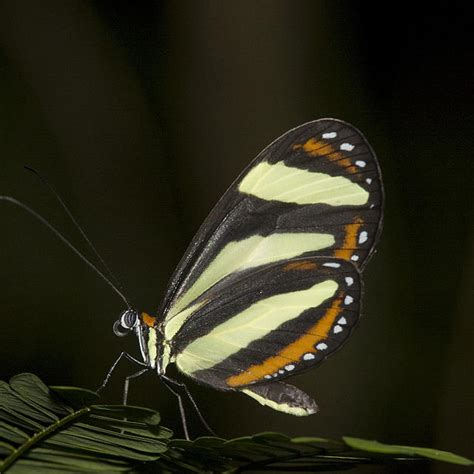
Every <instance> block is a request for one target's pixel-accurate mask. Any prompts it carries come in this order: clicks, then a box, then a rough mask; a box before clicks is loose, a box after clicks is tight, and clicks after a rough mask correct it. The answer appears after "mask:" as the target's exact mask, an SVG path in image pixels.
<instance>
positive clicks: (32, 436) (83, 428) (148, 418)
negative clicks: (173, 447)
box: [0, 374, 172, 474]
mask: <svg viewBox="0 0 474 474" xmlns="http://www.w3.org/2000/svg"><path fill="white" fill-rule="evenodd" d="M97 400H98V396H97V394H95V393H94V392H91V391H89V390H84V389H79V388H73V387H54V388H53V389H50V388H48V387H47V386H46V385H45V384H43V382H41V380H40V379H38V377H36V376H34V375H32V374H21V375H17V376H15V377H13V378H12V379H11V380H10V383H9V384H8V383H6V382H0V472H2V473H3V472H7V473H14V474H15V473H23V472H25V473H31V472H35V473H50V472H51V473H52V472H131V471H132V470H134V469H136V468H137V466H141V465H142V463H144V462H151V461H156V460H157V459H159V457H160V455H161V454H162V453H163V452H165V451H166V450H167V440H168V439H169V438H170V437H171V434H172V433H171V432H170V430H168V429H167V428H163V427H161V426H159V422H160V416H159V414H158V413H157V412H156V411H154V410H150V409H148V408H141V407H128V406H127V407H125V406H103V405H95V404H94V403H96V402H97Z"/></svg>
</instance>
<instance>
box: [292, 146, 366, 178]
mask: <svg viewBox="0 0 474 474" xmlns="http://www.w3.org/2000/svg"><path fill="white" fill-rule="evenodd" d="M300 148H302V149H303V150H304V151H305V152H306V153H308V154H309V155H311V156H323V157H325V158H328V159H329V161H336V162H337V164H338V165H339V166H342V167H343V168H346V169H347V171H348V172H349V173H352V174H355V173H358V172H359V170H358V169H357V167H356V166H354V165H353V164H352V163H351V160H350V159H349V158H344V155H343V154H342V153H340V152H338V151H336V150H335V149H334V147H333V146H332V145H331V144H330V143H324V142H322V141H319V140H316V139H315V138H310V139H309V140H308V141H306V142H305V143H303V144H296V145H293V150H298V149H300Z"/></svg>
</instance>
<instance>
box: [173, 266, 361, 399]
mask: <svg viewBox="0 0 474 474" xmlns="http://www.w3.org/2000/svg"><path fill="white" fill-rule="evenodd" d="M360 292H361V283H360V277H359V271H358V270H357V268H356V267H355V266H354V265H353V264H352V263H350V262H347V261H344V260H342V259H334V258H324V257H307V258H295V259H290V260H287V261H284V262H279V263H276V264H267V265H264V266H261V267H259V268H258V269H249V270H244V271H241V272H238V273H235V274H233V275H230V276H228V277H226V278H225V279H223V280H222V281H220V282H219V283H218V284H216V285H214V286H213V287H212V288H211V289H210V290H208V291H206V292H205V293H204V294H203V295H201V296H200V297H199V298H198V299H197V300H196V301H195V302H194V303H193V305H192V306H191V307H190V308H189V309H192V310H191V311H190V313H189V314H187V315H185V319H184V320H185V324H182V325H181V324H175V325H172V324H171V325H167V326H165V327H164V332H165V338H167V339H171V340H172V348H171V358H172V360H175V362H176V364H177V366H178V368H179V369H180V370H181V371H182V372H184V373H185V374H186V375H188V376H190V377H192V378H194V379H195V380H197V381H199V382H201V383H204V384H208V385H211V386H213V387H215V388H220V389H222V390H232V389H233V390H241V389H243V388H248V387H250V386H252V385H253V384H258V383H265V382H268V381H270V380H271V381H276V380H280V379H283V378H285V377H288V376H290V375H292V374H294V373H297V372H301V371H304V370H306V369H308V368H310V367H313V366H314V365H315V364H317V363H319V362H321V361H322V360H324V359H325V358H326V357H327V356H328V355H329V354H331V353H333V352H334V351H336V350H337V349H338V348H339V347H340V346H341V345H342V344H343V343H344V342H345V340H346V339H347V337H348V336H349V334H350V332H351V330H352V329H353V328H354V326H355V325H356V323H357V319H358V315H359V301H360ZM177 318H178V319H179V316H178V317H177ZM173 331H174V332H173Z"/></svg>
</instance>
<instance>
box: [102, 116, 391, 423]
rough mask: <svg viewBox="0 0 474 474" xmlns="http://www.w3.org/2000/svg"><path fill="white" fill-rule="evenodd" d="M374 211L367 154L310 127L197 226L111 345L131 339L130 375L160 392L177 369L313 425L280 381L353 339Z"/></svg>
mask: <svg viewBox="0 0 474 474" xmlns="http://www.w3.org/2000/svg"><path fill="white" fill-rule="evenodd" d="M383 200H384V193H383V186H382V179H381V172H380V168H379V165H378V163H377V159H376V157H375V153H374V152H373V150H372V148H371V146H370V145H369V143H368V142H367V140H366V139H365V138H364V136H363V135H362V134H361V132H359V131H358V130H357V129H356V128H355V127H353V126H352V125H349V124H348V123H345V122H342V121H340V120H335V119H320V120H316V121H313V122H309V123H306V124H303V125H300V126H299V127H296V128H294V129H292V130H290V131H288V132H286V133H285V134H283V135H282V136H281V137H279V138H277V139H276V140H275V141H273V142H272V143H271V144H270V145H269V146H267V147H266V148H265V149H264V150H263V151H262V152H261V153H260V154H259V155H258V156H257V157H256V158H255V159H254V160H253V161H252V162H251V163H250V165H249V166H248V167H247V168H246V169H245V170H244V171H243V172H242V173H241V174H240V176H239V177H238V178H237V179H236V180H235V181H234V183H233V184H232V185H231V186H230V187H229V189H228V190H227V191H226V192H225V193H224V195H223V196H222V197H221V199H220V200H219V201H218V203H217V205H216V206H215V207H214V209H213V210H212V211H211V213H210V214H209V216H208V217H207V218H206V219H205V221H204V223H203V224H202V225H201V227H200V229H199V230H198V232H197V234H196V235H195V237H194V238H193V240H192V241H191V243H190V244H189V247H188V248H187V250H186V252H185V254H184V256H183V257H182V259H181V261H180V263H179V264H178V266H177V268H176V270H175V272H174V274H173V276H172V277H171V280H170V283H169V286H168V289H167V290H166V293H165V296H164V298H163V301H162V303H161V306H160V307H159V309H158V311H157V313H156V315H154V316H151V315H149V314H147V313H144V312H142V313H139V312H137V311H135V310H134V309H131V308H129V309H128V310H126V311H125V312H123V313H122V315H121V317H120V318H119V319H118V320H117V321H116V322H115V325H114V330H115V333H116V334H117V335H120V336H122V335H125V334H128V333H135V335H136V336H137V338H138V341H139V347H140V352H141V356H142V361H138V362H139V363H140V364H141V365H143V366H144V367H145V368H144V369H143V370H141V371H140V372H139V373H138V374H137V375H140V374H141V373H142V372H144V371H146V370H149V369H152V370H155V371H156V372H157V374H158V375H159V376H160V377H162V378H164V379H165V380H166V379H167V376H166V370H167V368H168V367H169V365H170V364H176V366H177V368H178V370H179V371H180V372H181V373H183V374H184V375H185V376H187V377H189V378H191V379H193V380H194V381H196V382H198V383H200V384H203V385H206V386H209V387H212V388H214V389H218V390H224V391H237V392H241V393H243V394H245V395H248V396H250V397H252V398H253V399H255V400H257V401H258V402H260V403H261V404H262V405H265V406H267V407H270V408H273V409H274V410H278V411H281V412H284V413H288V414H291V415H296V416H305V415H310V414H313V413H315V412H316V411H317V410H318V407H317V404H316V402H315V401H314V400H313V399H312V398H311V397H310V396H309V395H308V394H306V393H305V392H303V391H302V390H300V389H298V388H297V387H295V386H293V385H290V384H287V383H286V381H285V382H284V380H286V379H287V378H288V377H290V376H292V375H294V374H297V373H301V372H303V371H306V370H308V369H311V368H313V367H314V366H315V365H317V364H319V363H321V362H322V361H324V360H325V359H326V358H327V357H328V356H329V355H331V354H333V353H334V352H335V351H337V350H338V349H339V348H340V347H341V346H342V345H343V344H344V343H345V342H346V341H347V339H348V338H349V336H350V334H351V333H352V331H353V329H354V328H355V326H356V324H357V321H358V319H359V313H360V304H361V303H360V302H361V291H362V280H361V272H362V270H363V269H364V267H365V265H366V264H367V262H368V260H369V258H370V257H371V255H372V254H373V252H374V247H375V244H376V242H377V240H378V238H379V236H380V232H381V228H382V213H383ZM134 360H135V359H134ZM135 361H136V360H135ZM114 367H115V365H114ZM109 375H110V373H109Z"/></svg>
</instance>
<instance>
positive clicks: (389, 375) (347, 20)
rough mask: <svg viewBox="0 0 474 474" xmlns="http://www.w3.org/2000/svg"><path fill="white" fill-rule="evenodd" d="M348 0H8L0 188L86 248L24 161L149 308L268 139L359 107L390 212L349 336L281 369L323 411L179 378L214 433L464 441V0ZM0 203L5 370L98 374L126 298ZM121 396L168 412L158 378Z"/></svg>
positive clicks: (467, 329)
mask: <svg viewBox="0 0 474 474" xmlns="http://www.w3.org/2000/svg"><path fill="white" fill-rule="evenodd" d="M358 3H359V2H350V1H337V2H335V1H297V2H291V1H240V2H219V1H217V0H216V1H188V2H171V1H170V2H163V3H160V2H152V1H141V2H135V3H134V2H117V1H112V0H110V1H102V2H84V1H82V2H81V1H63V0H50V1H48V2H35V1H15V2H13V1H2V2H0V194H11V195H13V196H15V197H17V198H18V199H21V200H22V201H24V202H26V203H28V204H30V205H31V206H33V207H34V208H35V209H36V210H38V211H39V212H40V213H41V214H43V215H44V216H46V217H47V218H48V219H49V220H50V221H51V222H52V223H53V224H54V225H55V226H57V227H58V228H60V229H61V230H62V231H64V233H65V234H66V235H67V236H68V237H69V238H70V239H71V240H72V242H74V243H75V244H76V245H78V246H79V247H81V249H84V251H85V252H87V249H86V247H85V246H84V244H83V242H82V241H81V239H80V236H79V235H78V232H77V231H76V230H75V229H74V228H73V227H72V225H71V223H70V222H69V221H68V220H67V218H66V216H65V215H64V212H62V211H61V209H60V208H59V206H58V205H57V203H56V202H55V201H54V198H53V197H52V196H51V194H50V193H48V192H47V191H46V190H45V189H44V188H42V187H41V185H40V184H39V182H38V181H37V180H35V178H34V177H33V176H31V175H30V174H28V173H26V172H24V171H23V170H22V165H23V164H30V165H32V166H34V167H36V168H38V169H39V170H41V172H42V173H43V174H45V175H46V176H48V178H49V180H50V181H51V182H52V183H54V185H55V186H56V188H57V189H58V191H59V192H60V194H61V196H62V197H63V198H64V200H65V201H66V202H67V203H68V204H69V205H70V207H71V209H72V211H73V213H74V214H75V216H76V218H77V219H78V220H79V222H80V223H81V225H82V226H83V227H84V229H85V230H86V231H87V232H88V234H89V236H90V238H91V239H92V241H93V242H94V243H95V244H96V246H97V248H98V249H99V250H100V252H101V253H102V255H103V257H104V258H105V259H106V261H107V262H109V263H110V266H111V267H112V268H113V269H114V271H115V272H116V273H117V275H118V277H119V279H120V280H121V281H122V282H123V285H124V286H125V288H126V289H127V292H128V294H129V295H130V297H131V298H132V299H133V301H135V302H138V305H139V307H140V309H143V310H147V311H150V312H153V311H154V310H156V308H157V307H158V304H159V301H160V298H161V296H162V294H163V292H164V289H165V287H166V283H167V280H168V278H169V276H170V275H171V272H172V270H173V268H174V266H175V265H176V264H177V262H178V260H179V258H180V256H181V255H182V253H183V252H184V250H185V248H186V245H187V243H188V242H189V241H190V239H191V238H192V236H193V234H194V232H195V231H196V230H197V227H198V226H199V224H200V223H201V221H202V220H203V219H204V217H205V216H206V214H207V213H208V212H209V210H210V209H211V207H212V206H213V204H214V203H215V202H216V201H217V199H218V198H219V196H220V195H221V194H222V192H223V191H224V190H225V189H226V188H227V186H228V185H229V184H230V183H231V182H232V180H233V179H234V178H235V177H236V176H237V174H238V173H239V172H240V171H241V169H242V168H243V167H244V166H246V164H247V163H248V162H249V161H250V160H251V159H252V158H253V157H254V156H255V155H256V154H257V153H258V152H259V151H260V150H261V149H262V148H263V147H265V146H266V145H267V144H268V143H269V142H270V141H271V140H273V139H274V138H276V137H277V136H279V135H280V134H281V133H283V132H285V131H286V130H287V129H289V128H292V127H294V126H296V125H299V124H301V123H303V122H306V121H309V120H313V119H316V118H320V117H328V116H329V117H337V118H341V119H343V120H346V121H349V122H351V123H353V124H354V125H356V126H357V127H358V128H360V129H361V130H362V131H363V132H364V133H365V135H366V136H367V138H368V139H369V140H370V142H371V143H372V145H373V147H374V148H375V150H376V152H377V154H378V157H379V160H380V164H381V167H382V170H383V173H384V178H385V186H386V196H387V204H386V213H385V228H384V232H383V235H382V240H381V242H380V244H379V247H378V253H377V255H376V256H375V257H374V258H373V260H372V262H371V263H370V265H369V266H368V268H367V270H366V272H365V282H366V285H365V286H366V293H365V297H364V311H363V318H362V320H361V323H360V326H359V328H358V330H357V331H356V332H355V334H354V336H353V338H352V340H351V341H350V343H349V344H348V345H347V347H346V348H345V349H344V350H343V351H341V352H340V353H338V354H337V355H336V356H334V358H332V359H331V360H330V361H328V362H327V363H326V364H324V365H323V366H321V367H320V368H318V369H316V370H313V371H310V372H309V373H306V374H305V375H302V376H299V377H295V378H294V379H293V380H294V381H295V382H296V384H297V385H298V386H300V387H301V388H303V389H304V390H306V391H308V392H309V393H310V394H311V395H313V396H314V397H315V398H316V400H317V401H318V403H319V405H320V408H321V413H320V414H318V415H316V416H313V417H309V418H305V419H299V418H293V417H289V416H287V415H283V414H279V413H275V412H272V411H270V410H269V409H266V408H262V407H260V406H259V405H258V404H257V403H255V402H254V401H252V400H250V399H248V398H247V397H245V396H242V395H239V394H223V393H218V392H215V391H213V390H211V389H206V388H202V387H198V386H196V385H195V384H193V383H192V382H191V383H190V384H189V386H190V388H191V390H192V392H193V393H194V394H195V397H196V399H197V400H198V402H199V405H200V406H201V408H202V410H203V411H204V412H205V414H206V416H207V418H208V421H209V422H210V423H211V424H212V425H213V426H214V427H215V428H216V430H217V431H218V432H219V434H221V435H223V436H228V437H230V436H239V435H244V434H250V433H252V432H255V431H263V430H278V431H284V432H287V433H289V434H293V435H296V434H297V435H304V434H313V435H321V436H340V435H353V436H360V437H367V438H375V439H378V440H380V441H384V442H390V443H397V444H404V443H406V444H413V445H426V446H434V447H438V448H440V449H448V450H453V451H456V452H458V453H460V454H464V455H472V454H473V452H472V441H473V432H472V403H473V400H474V391H473V385H472V373H473V367H472V360H473V355H474V354H473V339H472V336H473V323H472V319H473V317H472V305H473V292H472V288H473V283H474V252H473V250H474V248H473V245H472V242H473V239H472V230H473V226H472V224H473V219H472V217H473V206H472V191H473V189H472V173H473V171H474V167H473V161H474V154H473V152H474V143H473V140H472V135H473V130H474V128H473V125H474V112H473V106H474V103H473V102H474V101H473V84H474V82H473V79H474V77H473V67H472V65H473V62H474V57H473V54H472V50H473V48H472V38H471V37H470V32H471V31H472V29H473V24H472V23H470V18H472V16H471V15H470V12H468V10H467V7H463V6H462V5H463V3H457V4H456V2H450V3H446V4H445V5H446V6H444V7H441V6H439V5H438V6H437V5H436V4H429V7H426V6H425V7H422V5H423V4H421V5H420V6H418V7H417V4H415V2H411V3H406V4H403V2H402V3H399V2H393V3H386V4H380V3H379V4H378V5H379V6H377V7H374V5H375V4H371V3H370V2H365V4H363V5H358ZM360 3H362V2H360ZM426 5H428V4H426ZM465 5H467V2H466V3H465ZM417 8H418V9H417ZM0 204H1V207H0V227H1V232H0V256H1V259H0V288H1V290H0V291H1V292H0V318H1V319H0V323H1V326H0V328H1V329H0V334H1V338H0V341H1V343H0V362H1V364H0V371H1V374H0V375H1V378H2V379H8V378H9V377H10V376H12V375H14V374H15V373H18V372H23V371H31V372H34V373H36V374H38V375H39V376H40V377H42V378H43V379H44V380H45V381H46V382H47V383H49V384H62V385H67V384H71V385H78V386H84V387H90V388H95V387H97V386H98V385H99V384H100V382H101V381H102V378H103V376H104V374H105V373H106V371H107V369H108V368H109V366H110V365H111V363H112V361H113V360H114V358H115V357H116V356H117V355H118V354H119V353H120V351H121V350H123V349H127V350H129V351H131V352H132V353H135V354H136V353H137V350H138V348H137V347H136V341H135V340H134V339H133V338H130V339H118V338H116V337H115V336H114V335H113V333H112V330H111V329H112V323H113V322H114V321H115V319H116V318H117V316H118V314H119V313H120V312H121V311H122V310H123V305H122V303H121V301H120V300H119V299H118V298H117V297H116V295H115V294H114V293H113V292H111V291H110V290H109V288H108V287H107V286H106V284H105V283H104V282H103V281H101V280H100V279H98V278H97V277H96V276H95V275H94V274H93V273H92V272H91V271H90V270H89V269H88V268H87V267H86V266H85V265H84V263H83V262H81V261H80V260H79V259H78V258H76V257H75V256H74V255H72V253H71V252H70V250H68V249H67V248H66V247H64V246H63V245H62V244H60V243H59V242H58V240H57V239H56V238H55V237H54V236H53V235H52V234H51V233H49V232H48V231H47V230H46V229H45V228H43V227H42V226H41V225H40V224H39V223H38V222H36V221H35V220H33V219H32V218H31V217H30V216H28V215H27V214H26V213H24V212H23V211H22V210H20V209H17V208H14V207H13V206H11V205H9V204H7V203H4V202H3V203H0ZM133 370H135V368H134V367H131V366H129V365H127V364H124V366H123V367H122V368H121V370H119V373H118V374H117V375H116V377H115V378H114V379H113V381H112V382H111V384H110V387H109V388H108V389H107V391H106V392H105V393H104V402H111V403H115V402H119V400H120V397H121V385H122V377H123V376H124V375H126V374H128V373H130V372H132V371H133ZM172 373H174V371H172ZM130 397H131V403H134V404H144V405H147V406H151V407H153V408H156V409H158V410H159V411H160V412H161V413H162V414H163V418H164V422H165V424H167V425H168V426H172V427H173V428H176V429H179V421H178V418H177V404H176V402H175V400H174V399H173V398H172V396H171V395H170V394H169V393H167V392H166V390H165V388H164V387H163V386H162V385H161V384H160V383H159V382H158V380H157V379H156V376H154V375H153V374H151V375H149V376H147V377H144V378H142V379H139V380H137V381H136V382H135V383H134V384H133V385H132V388H131V393H130ZM192 427H193V429H194V432H195V433H196V434H197V433H199V431H198V430H199V425H198V423H196V422H193V423H192ZM443 469H444V470H443ZM364 472H366V471H364ZM374 472H381V471H380V470H377V471H374ZM416 472H456V470H455V469H453V468H452V467H446V466H444V467H443V466H437V467H434V468H433V467H432V468H428V467H427V468H426V470H422V469H421V468H417V470H416ZM460 472H466V471H460Z"/></svg>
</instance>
